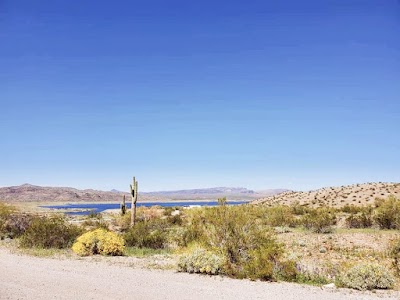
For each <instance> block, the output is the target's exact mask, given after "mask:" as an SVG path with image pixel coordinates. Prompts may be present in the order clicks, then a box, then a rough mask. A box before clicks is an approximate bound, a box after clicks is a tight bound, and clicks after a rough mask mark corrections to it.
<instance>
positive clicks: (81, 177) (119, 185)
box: [0, 0, 400, 191]
mask: <svg viewBox="0 0 400 300" xmlns="http://www.w3.org/2000/svg"><path fill="white" fill-rule="evenodd" d="M0 104H1V107H0V137H1V144H0V186H8V185H19V184H22V183H26V182H29V183H32V184H38V185H55V186H73V187H78V188H96V189H103V190H109V189H112V188H116V189H119V190H127V189H128V187H129V183H130V180H131V176H132V175H136V176H137V178H138V180H139V184H140V189H141V190H142V191H152V190H173V189H181V188H198V187H214V186H244V187H248V188H251V189H268V188H290V189H301V190H307V189H314V188H318V187H322V186H333V185H341V184H351V183H361V182H367V181H397V182H400V157H399V154H400V4H399V2H398V1H395V0H393V1H391V0H384V1H382V0H374V1H372V0H371V1H369V0H362V1H352V0H340V1H339V0H338V1H328V0H327V1H321V0H315V1H307V0H305V1H298V0H293V1H266V0H263V1H187V0H185V1H165V0H159V1H151V0H149V1H61V0H48V1H45V0H42V1H31V0H27V1H18V0H1V1H0Z"/></svg>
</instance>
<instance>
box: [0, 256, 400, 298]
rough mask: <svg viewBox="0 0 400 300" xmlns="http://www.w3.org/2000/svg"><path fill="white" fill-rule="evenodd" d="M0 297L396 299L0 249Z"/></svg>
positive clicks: (393, 295) (381, 294)
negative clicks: (36, 255) (35, 255)
mask: <svg viewBox="0 0 400 300" xmlns="http://www.w3.org/2000/svg"><path fill="white" fill-rule="evenodd" d="M0 299H1V300H3V299H4V300H5V299H35V300H40V299H46V300H47V299H83V300H88V299H96V300H100V299H174V300H180V299H202V300H203V299H204V300H208V299H218V300H220V299H235V300H239V299H246V300H247V299H273V300H290V299H295V300H300V299H308V300H313V299H315V300H317V299H318V300H319V299H327V300H337V299H365V300H368V299H400V293H398V292H392V293H388V292H381V291H378V292H376V293H371V292H355V291H350V290H337V289H329V288H319V287H310V286H303V285H298V284H290V283H269V282H252V281H248V280H234V279H229V278H223V277H219V276H215V277H210V276H201V275H193V274H184V273H176V272H174V271H171V270H148V269H140V268H133V267H129V266H123V265H112V264H110V263H109V262H107V261H98V262H96V261H87V260H78V259H72V258H68V259H51V258H38V257H32V256H27V255H21V254H16V253H11V252H10V250H8V249H0Z"/></svg>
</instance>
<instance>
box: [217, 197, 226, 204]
mask: <svg viewBox="0 0 400 300" xmlns="http://www.w3.org/2000/svg"><path fill="white" fill-rule="evenodd" d="M226 202H227V201H226V197H222V198H218V205H225V204H226Z"/></svg>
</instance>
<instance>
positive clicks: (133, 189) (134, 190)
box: [130, 177, 138, 226]
mask: <svg viewBox="0 0 400 300" xmlns="http://www.w3.org/2000/svg"><path fill="white" fill-rule="evenodd" d="M130 188H131V196H132V205H131V226H134V225H135V222H136V202H137V196H138V182H137V181H136V179H135V177H133V180H132V184H131V185H130Z"/></svg>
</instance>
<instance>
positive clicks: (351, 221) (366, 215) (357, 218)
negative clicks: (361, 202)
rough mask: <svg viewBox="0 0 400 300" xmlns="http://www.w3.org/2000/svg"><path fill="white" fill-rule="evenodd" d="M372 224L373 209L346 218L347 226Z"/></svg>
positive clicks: (359, 226)
mask: <svg viewBox="0 0 400 300" xmlns="http://www.w3.org/2000/svg"><path fill="white" fill-rule="evenodd" d="M372 225H373V217H372V210H370V211H368V210H365V211H362V212H361V213H358V214H351V215H350V216H348V217H347V218H346V226H347V227H348V228H369V227H371V226H372Z"/></svg>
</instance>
